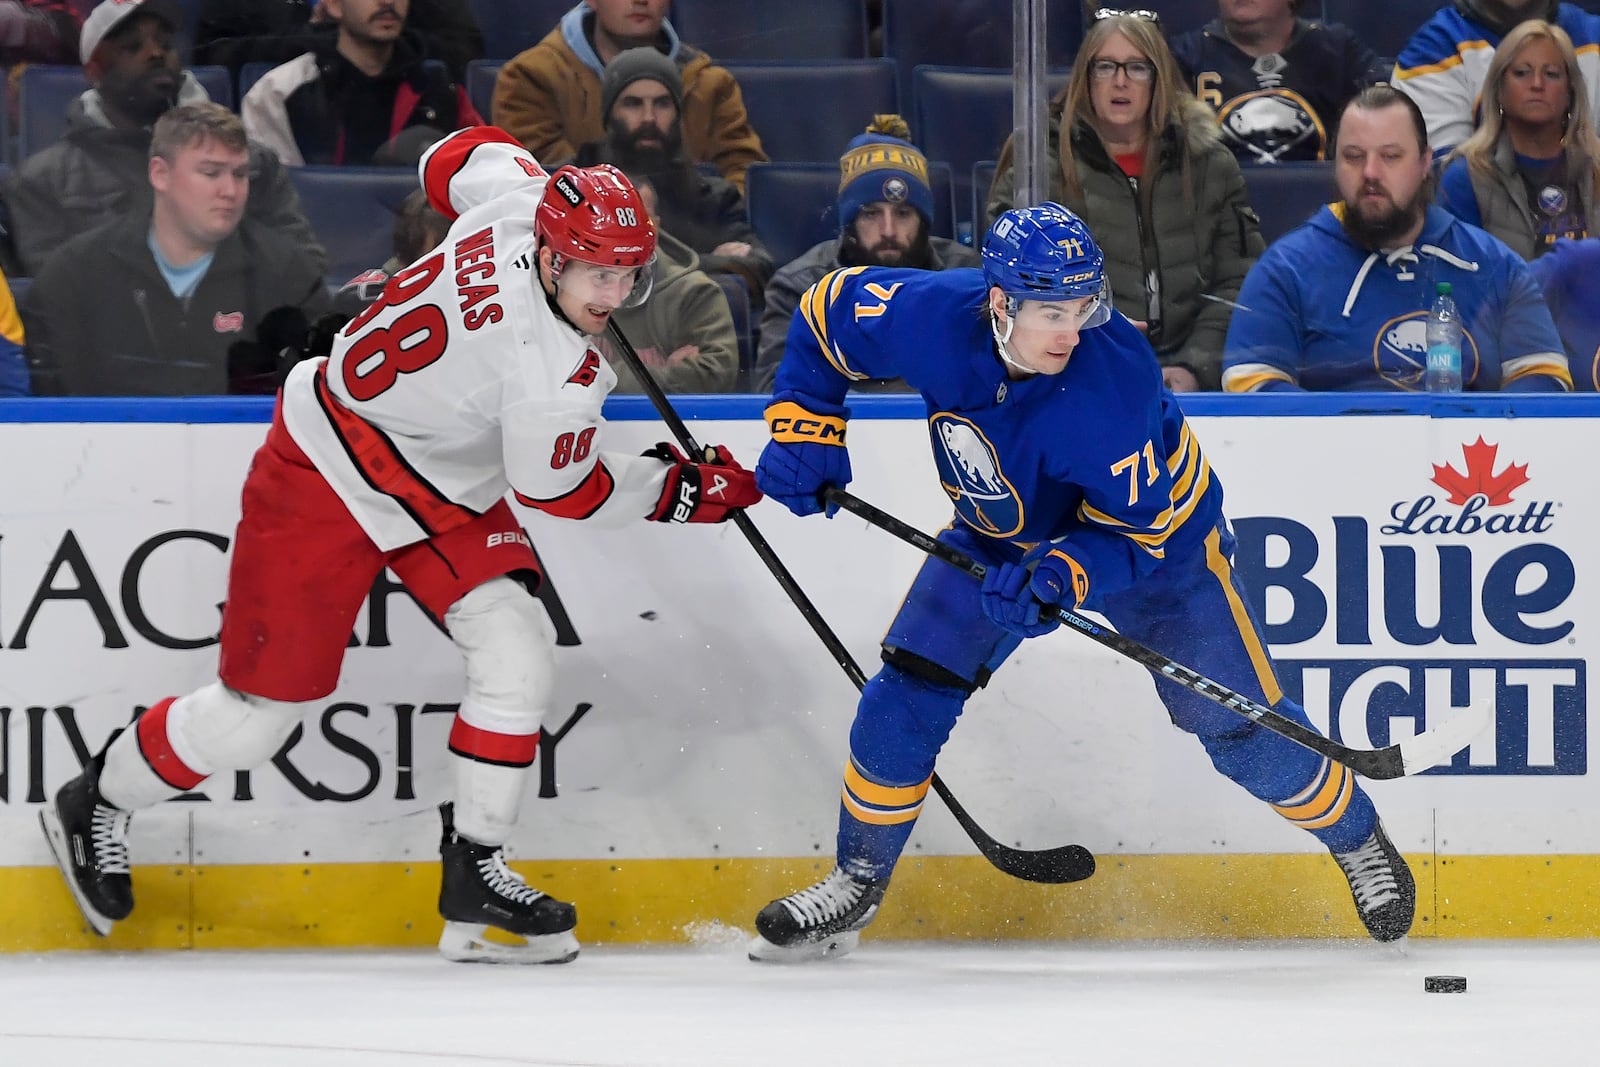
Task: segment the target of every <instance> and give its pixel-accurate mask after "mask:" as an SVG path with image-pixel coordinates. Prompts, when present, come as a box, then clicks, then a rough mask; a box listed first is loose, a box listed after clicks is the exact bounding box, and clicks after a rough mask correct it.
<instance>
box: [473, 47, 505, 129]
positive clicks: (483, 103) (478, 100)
mask: <svg viewBox="0 0 1600 1067" xmlns="http://www.w3.org/2000/svg"><path fill="white" fill-rule="evenodd" d="M504 62H505V61H504V60H501V59H474V60H473V61H472V62H470V63H468V64H467V86H466V88H467V99H468V100H471V101H472V109H473V110H474V111H476V112H477V113H478V114H480V115H482V116H483V121H484V122H493V121H494V118H493V116H492V114H491V112H492V110H493V108H494V80H495V78H496V77H498V76H499V74H500V67H501V66H502V65H503V64H504Z"/></svg>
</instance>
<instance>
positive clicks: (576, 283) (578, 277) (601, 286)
mask: <svg viewBox="0 0 1600 1067" xmlns="http://www.w3.org/2000/svg"><path fill="white" fill-rule="evenodd" d="M654 267H655V256H651V257H650V262H648V263H646V264H645V265H644V266H643V267H608V266H604V265H602V264H599V263H585V262H584V261H583V260H581V259H568V260H567V261H566V262H565V263H563V264H562V265H561V273H560V274H558V275H556V285H557V286H559V287H560V288H561V290H562V292H565V293H569V294H571V295H572V296H573V297H574V298H575V299H577V300H580V301H582V302H583V303H585V304H593V305H594V306H595V307H604V308H631V307H638V306H639V305H640V304H642V303H644V302H645V300H647V299H648V298H649V296H650V289H651V286H652V284H653V279H654V277H655V270H654Z"/></svg>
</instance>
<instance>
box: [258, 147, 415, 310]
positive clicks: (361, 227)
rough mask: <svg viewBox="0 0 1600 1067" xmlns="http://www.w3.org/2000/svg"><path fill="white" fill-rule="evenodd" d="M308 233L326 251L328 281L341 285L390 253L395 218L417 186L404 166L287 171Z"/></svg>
mask: <svg viewBox="0 0 1600 1067" xmlns="http://www.w3.org/2000/svg"><path fill="white" fill-rule="evenodd" d="M289 178H290V180H292V181H293V182H294V186H295V190H296V191H297V192H299V194H300V206H301V207H302V208H303V209H304V210H305V213H306V217H307V218H308V219H309V220H310V221H311V229H312V231H313V232H314V233H315V234H316V235H317V239H318V240H320V241H321V242H322V244H323V246H324V247H326V248H327V250H328V281H329V283H330V284H333V285H343V284H344V283H345V282H347V281H349V280H350V279H351V278H354V277H355V276H356V275H357V274H360V273H361V272H362V271H365V270H370V269H372V268H373V267H381V266H383V263H384V261H385V260H387V259H388V258H389V257H390V256H391V255H393V254H394V219H395V215H396V214H398V213H399V211H400V205H401V203H402V202H403V201H404V200H405V198H406V197H407V196H409V195H410V194H411V193H412V191H413V190H415V189H416V188H417V187H418V186H417V172H416V171H414V170H412V169H411V168H409V167H394V168H390V167H290V168H289Z"/></svg>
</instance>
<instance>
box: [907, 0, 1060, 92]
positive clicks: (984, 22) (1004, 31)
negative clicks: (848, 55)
mask: <svg viewBox="0 0 1600 1067" xmlns="http://www.w3.org/2000/svg"><path fill="white" fill-rule="evenodd" d="M1011 8H1012V5H1011V4H1010V3H1007V2H1003V0H883V54H884V55H885V56H888V57H889V58H890V59H892V60H893V61H894V64H895V70H896V75H895V79H896V81H895V83H896V85H897V86H898V87H899V89H900V94H901V97H902V98H903V99H906V100H909V99H911V92H912V86H911V75H912V71H914V70H915V69H916V68H917V67H919V66H922V65H924V64H933V65H948V66H966V67H990V68H997V69H1003V70H1008V71H1009V70H1010V69H1011V67H1012V40H1011ZM1077 8H1078V5H1077V4H1075V3H1071V4H1068V3H1056V4H1051V5H1049V14H1048V15H1047V16H1046V25H1045V58H1044V61H1045V63H1046V64H1047V65H1049V66H1051V67H1070V66H1072V58H1073V56H1075V55H1077V53H1078V45H1079V44H1080V43H1082V41H1083V22H1082V20H1081V19H1080V18H1079V17H1078V15H1077Z"/></svg>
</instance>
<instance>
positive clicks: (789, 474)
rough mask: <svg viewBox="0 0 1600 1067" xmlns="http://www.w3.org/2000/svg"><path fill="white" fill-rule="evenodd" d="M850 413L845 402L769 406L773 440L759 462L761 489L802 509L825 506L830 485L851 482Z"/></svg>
mask: <svg viewBox="0 0 1600 1067" xmlns="http://www.w3.org/2000/svg"><path fill="white" fill-rule="evenodd" d="M845 415H846V412H845V410H844V409H843V408H839V409H837V410H836V412H834V413H831V414H818V413H816V412H813V411H808V410H807V409H805V408H803V407H801V406H800V405H799V404H796V403H794V402H793V401H788V400H785V401H780V402H778V403H776V404H773V405H772V406H771V407H769V408H767V410H766V417H767V425H768V426H769V427H771V429H772V440H771V441H769V442H767V447H766V448H764V449H762V451H761V460H760V462H758V463H757V464H756V485H758V486H759V487H760V488H761V491H762V492H763V493H765V494H766V495H767V496H770V497H771V498H772V499H774V500H776V501H778V502H779V503H781V504H782V505H783V506H784V507H786V508H788V509H789V510H790V511H792V512H794V513H795V514H796V515H815V514H816V513H817V512H819V511H822V510H823V508H824V504H823V502H822V499H821V493H822V490H823V487H824V486H829V485H837V486H839V487H840V488H841V489H842V488H844V487H845V486H847V485H849V484H850V452H849V450H848V449H846V448H845V443H844V427H845ZM829 514H832V509H829Z"/></svg>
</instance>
